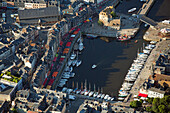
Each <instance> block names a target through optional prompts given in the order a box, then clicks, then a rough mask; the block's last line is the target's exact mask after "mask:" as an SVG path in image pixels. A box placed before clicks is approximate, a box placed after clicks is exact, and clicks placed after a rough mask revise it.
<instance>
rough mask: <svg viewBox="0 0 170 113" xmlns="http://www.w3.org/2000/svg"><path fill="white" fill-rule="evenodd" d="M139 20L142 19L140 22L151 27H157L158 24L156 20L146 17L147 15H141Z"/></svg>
mask: <svg viewBox="0 0 170 113" xmlns="http://www.w3.org/2000/svg"><path fill="white" fill-rule="evenodd" d="M139 18H140V21H142V22H144V23H146V24H148V25H150V26H151V27H155V26H156V25H157V23H156V22H155V21H154V20H152V19H151V18H149V17H146V16H145V15H139Z"/></svg>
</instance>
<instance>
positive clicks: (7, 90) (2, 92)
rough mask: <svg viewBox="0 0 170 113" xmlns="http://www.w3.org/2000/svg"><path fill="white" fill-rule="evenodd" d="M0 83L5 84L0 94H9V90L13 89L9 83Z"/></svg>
mask: <svg viewBox="0 0 170 113" xmlns="http://www.w3.org/2000/svg"><path fill="white" fill-rule="evenodd" d="M2 84H3V85H4V86H5V88H4V90H1V91H0V94H7V95H8V94H10V92H11V91H12V90H13V88H14V87H12V86H9V85H7V84H4V83H0V85H2ZM0 89H1V88H0Z"/></svg>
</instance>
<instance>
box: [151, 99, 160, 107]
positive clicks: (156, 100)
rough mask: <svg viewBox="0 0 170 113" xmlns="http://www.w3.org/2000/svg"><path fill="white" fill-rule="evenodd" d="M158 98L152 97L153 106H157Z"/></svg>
mask: <svg viewBox="0 0 170 113" xmlns="http://www.w3.org/2000/svg"><path fill="white" fill-rule="evenodd" d="M159 100H160V99H159V98H154V99H153V102H152V104H153V105H155V106H159Z"/></svg>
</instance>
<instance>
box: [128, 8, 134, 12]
mask: <svg viewBox="0 0 170 113" xmlns="http://www.w3.org/2000/svg"><path fill="white" fill-rule="evenodd" d="M134 11H136V8H132V9H129V10H128V13H132V12H134Z"/></svg>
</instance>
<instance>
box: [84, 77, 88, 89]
mask: <svg viewBox="0 0 170 113" xmlns="http://www.w3.org/2000/svg"><path fill="white" fill-rule="evenodd" d="M84 85H85V86H84V87H85V89H87V80H86V79H85V83H84Z"/></svg>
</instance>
